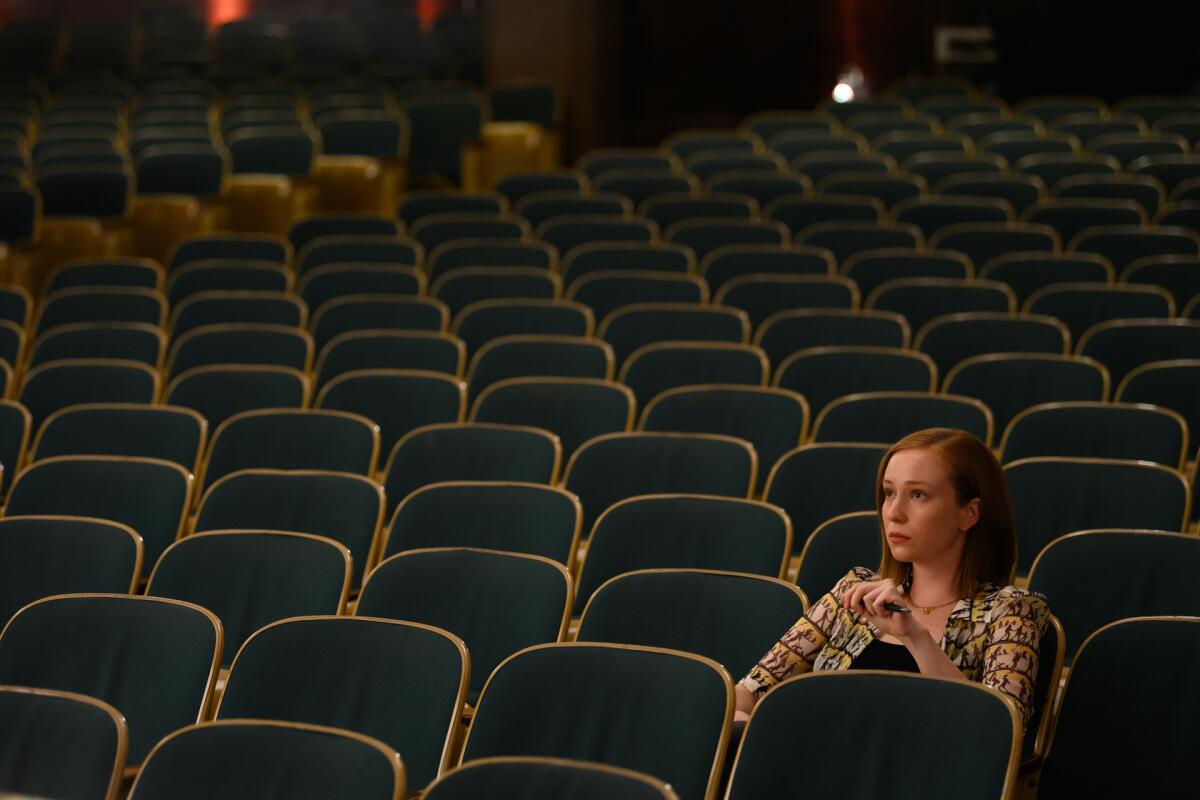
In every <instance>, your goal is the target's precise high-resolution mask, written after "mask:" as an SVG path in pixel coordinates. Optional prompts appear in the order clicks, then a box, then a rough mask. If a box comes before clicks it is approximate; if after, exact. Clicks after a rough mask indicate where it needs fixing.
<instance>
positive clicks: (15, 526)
mask: <svg viewBox="0 0 1200 800" xmlns="http://www.w3.org/2000/svg"><path fill="white" fill-rule="evenodd" d="M141 545H142V543H141V541H140V539H139V538H138V537H137V536H136V535H135V534H134V533H133V532H132V531H131V530H130V529H129V528H126V527H124V526H122V525H118V524H116V523H113V522H107V521H105V520H99V519H82V518H78V517H65V516H31V517H13V516H8V517H5V518H4V519H0V575H2V577H0V619H3V620H4V621H5V622H7V621H8V620H9V619H10V618H11V617H12V615H13V614H15V613H17V612H18V611H20V610H21V609H22V608H24V607H25V606H26V605H28V604H29V603H32V602H33V601H34V600H40V599H41V598H43V597H49V596H50V595H54V594H69V593H73V592H111V593H113V594H122V593H124V592H130V591H132V590H134V589H135V588H137V581H138V578H139V577H141V574H140V573H141V566H142V546H141ZM0 785H2V784H0Z"/></svg>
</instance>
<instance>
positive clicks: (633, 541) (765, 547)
mask: <svg viewBox="0 0 1200 800" xmlns="http://www.w3.org/2000/svg"><path fill="white" fill-rule="evenodd" d="M790 554H791V525H790V522H789V520H788V519H787V517H786V516H785V515H784V514H783V513H781V512H780V510H779V509H778V508H775V507H773V506H769V505H765V504H763V503H755V502H751V501H748V500H740V499H733V498H726V497H713V496H701V495H683V494H676V495H657V496H645V497H634V498H630V499H628V500H625V501H623V502H619V503H616V504H615V505H613V506H612V507H611V508H610V509H608V511H607V512H605V513H604V515H603V516H601V518H600V519H599V520H598V521H597V523H596V527H595V529H594V530H593V531H592V538H591V540H590V541H589V543H588V553H587V558H586V559H585V560H584V563H583V569H582V570H580V574H579V588H578V592H577V598H578V600H577V602H576V604H575V605H576V608H578V609H579V610H580V611H582V610H583V608H584V606H586V605H587V602H588V599H589V598H590V597H591V596H592V594H593V593H594V592H595V591H596V590H597V589H599V588H600V586H601V585H603V584H604V582H605V581H607V580H609V579H610V578H613V577H615V576H617V575H620V574H622V573H625V572H631V571H633V570H642V569H708V570H724V571H728V572H744V573H749V574H752V575H765V576H767V577H771V578H773V577H776V576H778V575H779V574H780V573H781V572H782V569H783V565H784V564H785V563H786V561H787V558H788V556H789V555H790ZM794 621H795V620H792V622H794ZM788 624H789V625H790V624H791V622H789V623H788ZM785 627H786V626H785ZM776 636H778V631H776ZM763 652H766V651H765V650H764V651H763ZM759 655H762V653H759ZM756 657H757V656H756Z"/></svg>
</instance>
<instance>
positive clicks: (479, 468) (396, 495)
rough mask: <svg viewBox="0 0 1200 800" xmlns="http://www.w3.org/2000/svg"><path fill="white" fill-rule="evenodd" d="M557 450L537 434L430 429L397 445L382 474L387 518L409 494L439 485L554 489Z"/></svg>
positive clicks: (502, 428) (489, 428)
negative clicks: (512, 483)
mask: <svg viewBox="0 0 1200 800" xmlns="http://www.w3.org/2000/svg"><path fill="white" fill-rule="evenodd" d="M561 457H562V448H561V446H560V445H559V443H558V441H557V440H556V439H555V438H554V436H553V435H552V434H550V433H548V432H546V431H542V430H539V429H537V428H526V427H520V426H514V425H495V424H485V423H472V424H469V425H431V426H429V427H426V428H420V429H418V430H415V431H413V432H412V433H410V434H409V435H408V436H406V437H405V438H403V439H402V440H400V441H399V442H397V443H396V447H395V448H394V449H393V450H392V453H391V456H390V457H389V458H388V462H387V467H386V469H385V473H386V477H385V478H384V490H385V492H386V494H387V515H388V516H389V517H390V516H391V514H392V512H393V511H394V510H395V508H396V506H397V505H399V503H400V501H401V500H403V499H404V498H405V497H407V496H408V495H409V494H411V493H412V492H413V491H414V490H416V489H419V488H420V487H422V486H427V485H429V484H431V483H441V482H444V481H520V482H525V483H545V484H549V483H553V482H554V480H555V479H556V478H557V477H558V470H559V463H560V460H561Z"/></svg>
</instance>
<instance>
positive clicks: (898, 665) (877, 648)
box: [850, 639, 921, 672]
mask: <svg viewBox="0 0 1200 800" xmlns="http://www.w3.org/2000/svg"><path fill="white" fill-rule="evenodd" d="M850 669H889V670H891V671H893V672H920V671H921V670H920V668H919V667H918V666H917V661H916V659H914V658H913V657H912V653H910V652H908V648H907V647H905V646H904V645H902V644H891V643H889V642H885V641H883V640H881V639H872V640H871V643H870V644H868V645H867V646H866V647H865V648H863V651H862V652H861V653H859V654H858V658H856V659H854V661H853V662H852V663H851V664H850Z"/></svg>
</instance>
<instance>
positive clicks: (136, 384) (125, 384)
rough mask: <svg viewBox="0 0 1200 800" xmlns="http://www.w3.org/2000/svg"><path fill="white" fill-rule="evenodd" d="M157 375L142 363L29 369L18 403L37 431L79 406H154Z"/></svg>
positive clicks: (76, 362)
mask: <svg viewBox="0 0 1200 800" xmlns="http://www.w3.org/2000/svg"><path fill="white" fill-rule="evenodd" d="M157 393H158V374H157V373H156V372H155V371H153V370H152V369H150V368H148V367H146V366H145V365H144V364H139V363H137V362H134V361H124V360H120V359H83V358H81V359H72V360H69V361H59V362H55V363H52V364H46V365H45V366H42V367H38V368H36V369H33V370H30V371H29V372H28V373H27V374H26V376H25V380H24V382H23V383H22V386H21V396H20V401H21V404H22V405H24V406H25V407H26V408H27V409H29V413H30V414H32V415H33V429H34V430H37V429H38V428H39V427H41V424H42V423H43V422H45V420H46V418H47V417H49V416H50V415H51V414H53V413H54V412H55V411H58V410H59V409H61V408H66V407H67V406H74V405H79V404H80V403H153V402H154V400H155V395H156V394H157Z"/></svg>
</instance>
